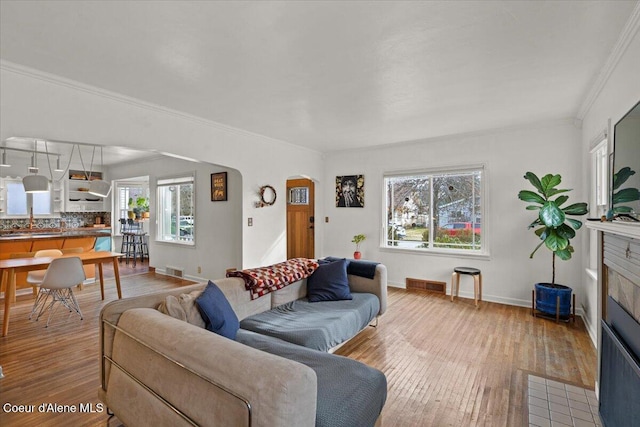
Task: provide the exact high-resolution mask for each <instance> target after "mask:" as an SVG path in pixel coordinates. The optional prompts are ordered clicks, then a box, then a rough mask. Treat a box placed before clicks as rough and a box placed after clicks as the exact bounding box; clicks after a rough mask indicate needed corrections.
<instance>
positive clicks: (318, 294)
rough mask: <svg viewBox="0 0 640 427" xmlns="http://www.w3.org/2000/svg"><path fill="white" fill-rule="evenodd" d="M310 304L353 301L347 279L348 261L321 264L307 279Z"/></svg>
mask: <svg viewBox="0 0 640 427" xmlns="http://www.w3.org/2000/svg"><path fill="white" fill-rule="evenodd" d="M307 298H308V299H309V302H319V301H340V300H346V299H353V297H352V296H351V290H350V289H349V280H348V278H347V260H346V259H339V260H337V261H332V262H327V263H320V265H319V266H318V268H317V269H316V271H314V272H313V274H312V275H311V276H309V278H308V279H307Z"/></svg>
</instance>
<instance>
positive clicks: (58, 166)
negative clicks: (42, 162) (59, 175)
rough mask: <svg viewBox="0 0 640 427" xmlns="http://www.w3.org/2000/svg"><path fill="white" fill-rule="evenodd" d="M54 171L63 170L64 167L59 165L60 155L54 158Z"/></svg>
mask: <svg viewBox="0 0 640 427" xmlns="http://www.w3.org/2000/svg"><path fill="white" fill-rule="evenodd" d="M54 172H64V169H62V168H61V167H60V155H58V159H57V160H56V168H55V169H54Z"/></svg>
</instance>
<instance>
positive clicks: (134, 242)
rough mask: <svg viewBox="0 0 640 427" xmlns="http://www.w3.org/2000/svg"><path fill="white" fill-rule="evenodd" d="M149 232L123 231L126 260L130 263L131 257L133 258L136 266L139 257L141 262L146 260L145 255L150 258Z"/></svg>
mask: <svg viewBox="0 0 640 427" xmlns="http://www.w3.org/2000/svg"><path fill="white" fill-rule="evenodd" d="M146 236H147V233H146V232H144V231H125V232H124V233H122V244H123V250H122V253H123V254H124V255H125V262H126V264H127V265H129V258H131V259H132V260H133V266H134V267H135V266H136V262H137V260H138V257H140V262H144V258H145V256H146V257H147V259H149V247H148V246H147V241H146Z"/></svg>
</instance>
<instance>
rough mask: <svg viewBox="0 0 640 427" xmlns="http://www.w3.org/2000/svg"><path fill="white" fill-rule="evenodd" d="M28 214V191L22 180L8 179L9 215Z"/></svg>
mask: <svg viewBox="0 0 640 427" xmlns="http://www.w3.org/2000/svg"><path fill="white" fill-rule="evenodd" d="M26 214H27V193H25V192H24V186H23V185H22V182H21V181H7V215H26Z"/></svg>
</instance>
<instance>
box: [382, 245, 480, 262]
mask: <svg viewBox="0 0 640 427" xmlns="http://www.w3.org/2000/svg"><path fill="white" fill-rule="evenodd" d="M380 250H381V251H382V252H389V253H405V254H413V255H425V256H443V257H447V258H465V259H481V260H487V261H488V260H490V259H491V254H489V253H488V252H476V253H466V252H460V251H454V250H447V249H430V250H424V249H411V248H390V247H388V246H380Z"/></svg>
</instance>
